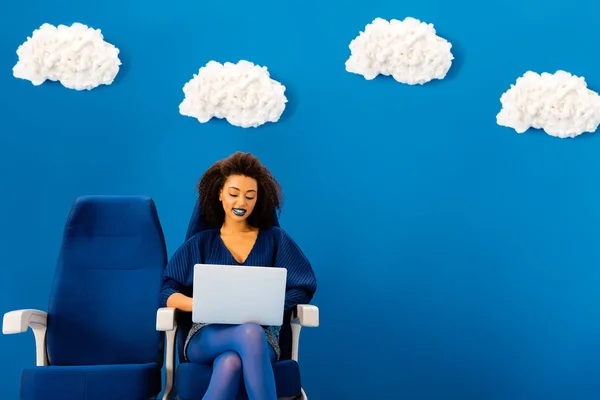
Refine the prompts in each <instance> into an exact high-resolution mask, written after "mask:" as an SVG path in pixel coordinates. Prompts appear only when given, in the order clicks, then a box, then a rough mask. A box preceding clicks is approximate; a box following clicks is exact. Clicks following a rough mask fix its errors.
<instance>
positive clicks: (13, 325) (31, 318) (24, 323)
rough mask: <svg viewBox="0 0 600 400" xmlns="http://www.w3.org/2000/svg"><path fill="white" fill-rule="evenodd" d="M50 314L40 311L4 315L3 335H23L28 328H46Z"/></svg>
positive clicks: (21, 311)
mask: <svg viewBox="0 0 600 400" xmlns="http://www.w3.org/2000/svg"><path fill="white" fill-rule="evenodd" d="M47 320H48V314H46V313H45V312H44V311H40V310H31V309H29V310H15V311H9V312H7V313H6V314H4V318H3V320H2V333H3V334H5V335H12V334H15V333H23V332H26V331H27V328H31V329H32V330H33V329H35V328H46V322H47Z"/></svg>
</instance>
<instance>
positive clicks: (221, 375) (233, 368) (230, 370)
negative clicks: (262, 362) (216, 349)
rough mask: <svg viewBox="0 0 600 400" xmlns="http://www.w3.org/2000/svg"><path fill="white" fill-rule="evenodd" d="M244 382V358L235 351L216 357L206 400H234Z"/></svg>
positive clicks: (205, 396)
mask: <svg viewBox="0 0 600 400" xmlns="http://www.w3.org/2000/svg"><path fill="white" fill-rule="evenodd" d="M241 384H242V360H241V359H240V356H239V355H238V354H237V353H236V352H235V351H226V352H225V353H222V354H221V355H219V356H217V358H215V361H214V362H213V374H212V376H211V377H210V383H209V385H208V390H207V391H206V394H205V395H204V397H203V399H205V400H234V399H235V396H237V393H238V392H239V390H240V386H241Z"/></svg>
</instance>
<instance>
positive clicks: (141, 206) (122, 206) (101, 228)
mask: <svg viewBox="0 0 600 400" xmlns="http://www.w3.org/2000/svg"><path fill="white" fill-rule="evenodd" d="M157 226H160V222H159V221H158V214H157V211H156V206H155V204H154V201H153V200H152V199H151V198H149V197H146V196H121V195H119V196H117V195H89V196H82V197H79V198H77V199H76V200H75V202H74V203H73V206H72V207H71V212H70V213H69V217H68V219H67V223H66V229H65V235H66V236H67V237H73V236H135V235H139V234H140V232H144V230H150V231H152V230H154V229H156V227H157Z"/></svg>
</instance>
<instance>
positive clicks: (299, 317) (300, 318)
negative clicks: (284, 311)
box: [292, 304, 319, 328]
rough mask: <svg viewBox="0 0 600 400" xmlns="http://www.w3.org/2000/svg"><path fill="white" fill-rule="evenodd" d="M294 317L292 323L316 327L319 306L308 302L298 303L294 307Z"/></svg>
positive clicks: (317, 324)
mask: <svg viewBox="0 0 600 400" xmlns="http://www.w3.org/2000/svg"><path fill="white" fill-rule="evenodd" d="M296 310H297V311H296V315H295V318H292V324H300V325H301V326H306V327H311V328H316V327H318V326H319V307H317V306H313V305H310V304H300V305H298V306H297V308H296Z"/></svg>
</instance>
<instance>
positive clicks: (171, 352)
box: [156, 307, 177, 400]
mask: <svg viewBox="0 0 600 400" xmlns="http://www.w3.org/2000/svg"><path fill="white" fill-rule="evenodd" d="M176 314H177V310H175V309H174V308H171V307H163V308H159V309H158V311H157V312H156V330H157V331H161V332H165V336H166V339H167V343H166V344H165V347H166V350H167V354H166V356H165V375H166V376H165V390H164V392H163V400H169V399H170V398H171V391H172V390H173V383H174V382H173V381H174V380H175V337H176V334H177V320H176Z"/></svg>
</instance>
